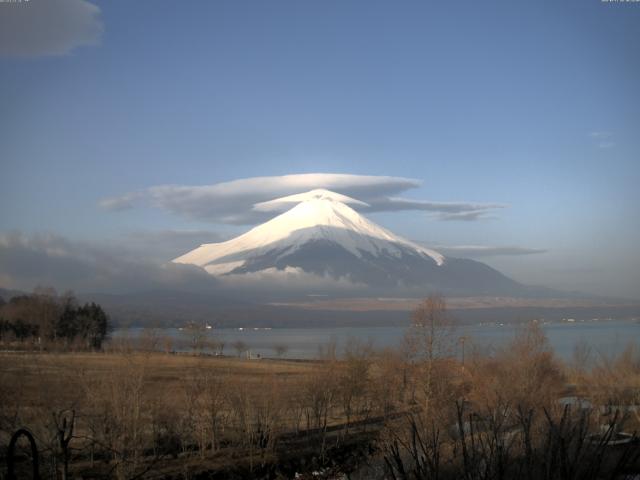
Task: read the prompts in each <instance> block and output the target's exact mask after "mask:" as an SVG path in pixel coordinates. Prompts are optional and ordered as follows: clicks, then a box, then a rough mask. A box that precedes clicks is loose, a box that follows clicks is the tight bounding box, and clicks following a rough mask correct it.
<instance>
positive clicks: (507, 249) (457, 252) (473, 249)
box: [432, 245, 547, 258]
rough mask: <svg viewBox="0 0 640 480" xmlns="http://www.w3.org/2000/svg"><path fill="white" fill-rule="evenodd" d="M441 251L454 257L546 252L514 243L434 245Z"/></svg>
mask: <svg viewBox="0 0 640 480" xmlns="http://www.w3.org/2000/svg"><path fill="white" fill-rule="evenodd" d="M432 247H433V248H435V249H436V250H438V251H439V252H441V253H443V254H445V255H448V256H452V257H458V256H459V257H472V258H477V257H495V256H519V255H534V254H540V253H546V252H547V250H545V249H542V248H528V247H518V246H514V245H504V246H489V245H449V246H447V245H440V246H435V247H434V246H433V245H432Z"/></svg>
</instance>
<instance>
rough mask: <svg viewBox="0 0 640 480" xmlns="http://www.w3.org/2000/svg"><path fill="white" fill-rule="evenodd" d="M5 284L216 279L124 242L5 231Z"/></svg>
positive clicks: (202, 286)
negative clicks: (156, 258) (143, 254)
mask: <svg viewBox="0 0 640 480" xmlns="http://www.w3.org/2000/svg"><path fill="white" fill-rule="evenodd" d="M0 280H1V284H0V287H4V288H12V289H20V290H31V289H32V288H34V287H35V286H37V285H46V286H53V287H55V288H57V289H59V290H65V289H72V290H75V291H78V292H103V293H126V292H137V291H149V290H156V289H165V288H167V289H178V290H187V291H202V290H206V289H211V288H212V287H213V286H215V285H216V281H215V279H214V278H213V277H212V276H211V275H209V274H207V273H206V272H205V271H204V270H202V269H201V268H198V267H195V266H193V265H178V264H172V263H161V262H157V261H152V260H151V259H149V258H145V257H141V256H140V255H139V249H136V248H135V247H133V248H131V247H129V246H125V244H124V243H122V244H109V243H106V242H105V243H90V242H78V241H71V240H69V239H67V238H65V237H62V236H59V235H55V234H32V235H27V234H24V233H21V232H14V233H9V234H0Z"/></svg>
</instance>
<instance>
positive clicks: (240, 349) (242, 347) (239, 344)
mask: <svg viewBox="0 0 640 480" xmlns="http://www.w3.org/2000/svg"><path fill="white" fill-rule="evenodd" d="M231 346H232V347H233V349H234V350H235V351H236V353H237V354H238V357H241V356H242V354H243V353H244V352H246V351H247V349H248V347H247V344H246V343H244V342H243V341H242V340H236V341H235V342H233V343H232V344H231Z"/></svg>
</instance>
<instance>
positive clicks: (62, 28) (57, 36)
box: [0, 0, 103, 57]
mask: <svg viewBox="0 0 640 480" xmlns="http://www.w3.org/2000/svg"><path fill="white" fill-rule="evenodd" d="M102 32H103V25H102V22H101V21H100V8H98V7H97V6H96V5H94V4H93V3H90V2H88V1H86V0H34V1H21V2H0V55H6V56H29V57H34V56H43V55H65V54H67V53H69V52H71V51H72V50H73V49H74V48H76V47H80V46H87V45H97V44H98V43H99V42H100V37H101V36H102Z"/></svg>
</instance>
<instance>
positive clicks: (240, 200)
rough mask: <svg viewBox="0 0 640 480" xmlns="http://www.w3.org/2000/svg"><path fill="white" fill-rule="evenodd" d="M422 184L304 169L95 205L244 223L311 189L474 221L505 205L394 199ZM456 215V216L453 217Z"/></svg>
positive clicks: (163, 189) (379, 206) (381, 206)
mask: <svg viewBox="0 0 640 480" xmlns="http://www.w3.org/2000/svg"><path fill="white" fill-rule="evenodd" d="M421 184H422V182H421V181H420V180H417V179H413V178H403V177H390V176H372V175H350V174H337V173H309V174H299V175H283V176H272V177H254V178H245V179H240V180H234V181H231V182H223V183H217V184H213V185H202V186H189V185H159V186H154V187H150V188H147V189H146V190H142V191H139V192H130V193H125V194H123V195H121V196H117V197H112V198H107V199H104V200H102V201H101V202H100V206H101V207H103V208H105V209H107V210H112V211H117V210H125V209H128V208H132V207H133V206H134V205H135V204H136V203H146V204H148V205H151V206H153V207H156V208H160V209H162V210H165V211H168V212H171V213H173V214H176V215H182V216H186V217H188V218H191V219H197V220H206V221H211V222H217V223H228V224H238V225H247V224H255V223H259V222H263V221H265V220H267V219H268V218H270V217H271V216H273V213H272V212H265V211H261V210H263V209H260V208H258V209H256V208H254V206H255V205H256V204H262V205H263V204H264V202H268V201H271V200H273V199H274V198H278V197H284V196H288V195H295V194H299V193H303V192H307V191H309V190H314V189H327V190H332V191H334V192H337V193H340V194H343V195H348V196H350V197H353V198H355V199H357V200H360V201H362V202H365V203H367V204H369V205H352V206H353V207H354V208H356V209H358V210H360V211H362V212H365V213H367V212H385V211H400V210H422V211H428V212H437V213H441V214H442V216H441V217H436V218H437V219H441V220H456V219H459V220H476V219H479V218H487V217H486V214H487V213H489V212H490V211H493V210H494V209H498V208H504V207H506V205H504V204H497V203H473V202H429V201H420V200H409V199H404V198H398V197H396V195H397V194H399V193H402V192H405V191H407V190H409V189H413V188H417V187H419V186H420V185H421ZM456 216H457V218H456Z"/></svg>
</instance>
